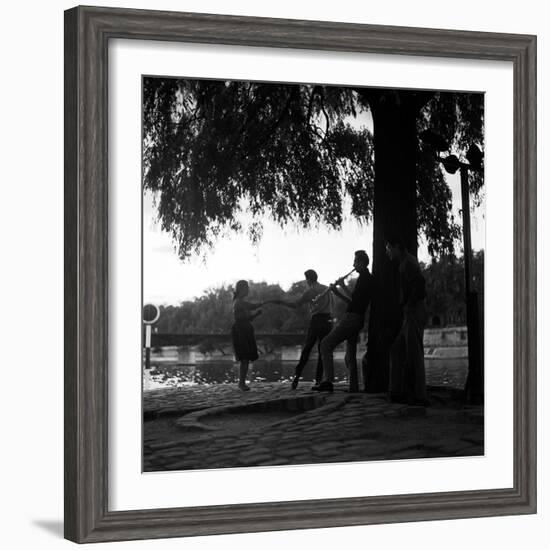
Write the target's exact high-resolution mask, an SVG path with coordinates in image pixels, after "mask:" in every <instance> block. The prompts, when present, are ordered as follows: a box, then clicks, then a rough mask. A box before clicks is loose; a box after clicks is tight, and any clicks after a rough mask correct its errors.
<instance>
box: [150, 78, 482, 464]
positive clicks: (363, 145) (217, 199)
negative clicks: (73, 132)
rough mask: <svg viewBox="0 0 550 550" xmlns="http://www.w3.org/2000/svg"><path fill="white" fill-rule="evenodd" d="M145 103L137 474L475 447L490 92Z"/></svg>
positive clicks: (318, 86) (269, 94)
mask: <svg viewBox="0 0 550 550" xmlns="http://www.w3.org/2000/svg"><path fill="white" fill-rule="evenodd" d="M141 93H142V159H141V161H142V187H143V197H142V214H143V219H142V293H143V295H142V304H143V319H142V322H143V323H142V328H143V333H142V347H143V349H142V351H143V353H142V358H143V363H142V365H141V367H142V379H143V387H142V411H143V426H142V435H143V471H144V472H159V471H180V470H210V469H218V468H252V467H277V468H284V467H286V466H297V465H314V464H326V463H348V462H354V461H360V462H364V461H388V460H414V459H435V458H442V457H479V456H483V455H484V448H485V447H484V442H485V439H484V307H483V304H484V257H485V187H484V163H483V158H484V149H485V147H484V109H485V96H484V93H483V92H481V91H479V92H476V91H472V92H464V91H460V92H456V91H453V90H425V89H401V88H376V87H366V86H357V87H352V86H336V85H332V84H331V85H327V84H323V83H295V82H290V83H280V82H264V81H238V80H213V79H196V78H186V77H181V76H177V75H176V76H164V75H162V76H156V75H144V76H143V77H142V90H141Z"/></svg>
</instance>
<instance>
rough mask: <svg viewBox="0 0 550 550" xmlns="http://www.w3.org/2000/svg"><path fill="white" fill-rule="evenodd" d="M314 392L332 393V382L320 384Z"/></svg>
mask: <svg viewBox="0 0 550 550" xmlns="http://www.w3.org/2000/svg"><path fill="white" fill-rule="evenodd" d="M316 391H322V392H325V391H326V392H329V393H332V392H333V391H334V386H333V385H332V382H321V383H320V384H319V386H318V387H317V390H316Z"/></svg>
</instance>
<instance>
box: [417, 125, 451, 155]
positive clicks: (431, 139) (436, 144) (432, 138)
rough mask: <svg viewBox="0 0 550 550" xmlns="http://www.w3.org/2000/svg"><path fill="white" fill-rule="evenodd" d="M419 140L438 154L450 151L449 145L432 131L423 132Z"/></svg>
mask: <svg viewBox="0 0 550 550" xmlns="http://www.w3.org/2000/svg"><path fill="white" fill-rule="evenodd" d="M420 139H421V141H423V142H424V143H427V144H428V145H431V146H432V147H433V148H434V149H435V150H436V151H438V152H441V151H448V150H449V149H450V145H449V143H448V142H447V141H446V140H445V139H443V138H442V137H441V136H440V135H439V134H436V133H435V132H433V131H432V130H424V131H423V132H422V133H421V134H420Z"/></svg>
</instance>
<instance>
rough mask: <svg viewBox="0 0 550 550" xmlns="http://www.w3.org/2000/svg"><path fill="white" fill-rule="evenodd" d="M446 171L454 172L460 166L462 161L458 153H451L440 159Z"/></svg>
mask: <svg viewBox="0 0 550 550" xmlns="http://www.w3.org/2000/svg"><path fill="white" fill-rule="evenodd" d="M440 160H441V162H442V164H443V166H444V167H445V171H446V172H448V173H449V174H454V173H455V172H456V171H457V170H458V169H459V168H460V161H459V160H458V157H457V156H456V155H449V156H448V157H446V158H444V159H440Z"/></svg>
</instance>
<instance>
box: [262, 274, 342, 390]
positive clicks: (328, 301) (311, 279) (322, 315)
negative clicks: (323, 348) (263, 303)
mask: <svg viewBox="0 0 550 550" xmlns="http://www.w3.org/2000/svg"><path fill="white" fill-rule="evenodd" d="M304 275H305V277H306V284H307V286H308V288H307V290H306V291H305V292H304V293H303V294H302V296H300V298H298V300H295V301H285V300H273V301H272V303H276V304H279V305H282V306H286V307H290V308H292V309H296V308H299V307H300V306H302V305H304V304H308V305H309V312H310V314H311V319H310V321H309V326H308V329H307V336H306V341H305V343H304V347H303V348H302V353H301V354H300V360H299V361H298V364H297V365H296V369H295V371H294V380H293V381H292V389H293V390H295V389H296V388H297V387H298V382H299V380H300V377H301V376H302V372H303V370H304V367H305V366H306V365H307V362H308V360H309V355H310V353H311V350H312V349H313V346H314V345H315V344H316V343H317V345H318V349H319V346H320V345H321V340H322V339H323V338H324V337H325V336H326V335H327V334H328V333H329V332H330V329H331V327H332V296H331V293H330V292H328V290H329V289H328V287H327V286H325V285H322V284H321V283H320V282H319V281H318V280H317V279H318V277H317V273H316V272H315V271H314V270H313V269H308V270H307V271H306V272H305V273H304ZM322 377H323V361H322V359H321V352H320V350H319V357H318V359H317V371H316V373H315V386H313V389H316V388H317V387H318V386H319V384H320V383H321V379H322Z"/></svg>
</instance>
